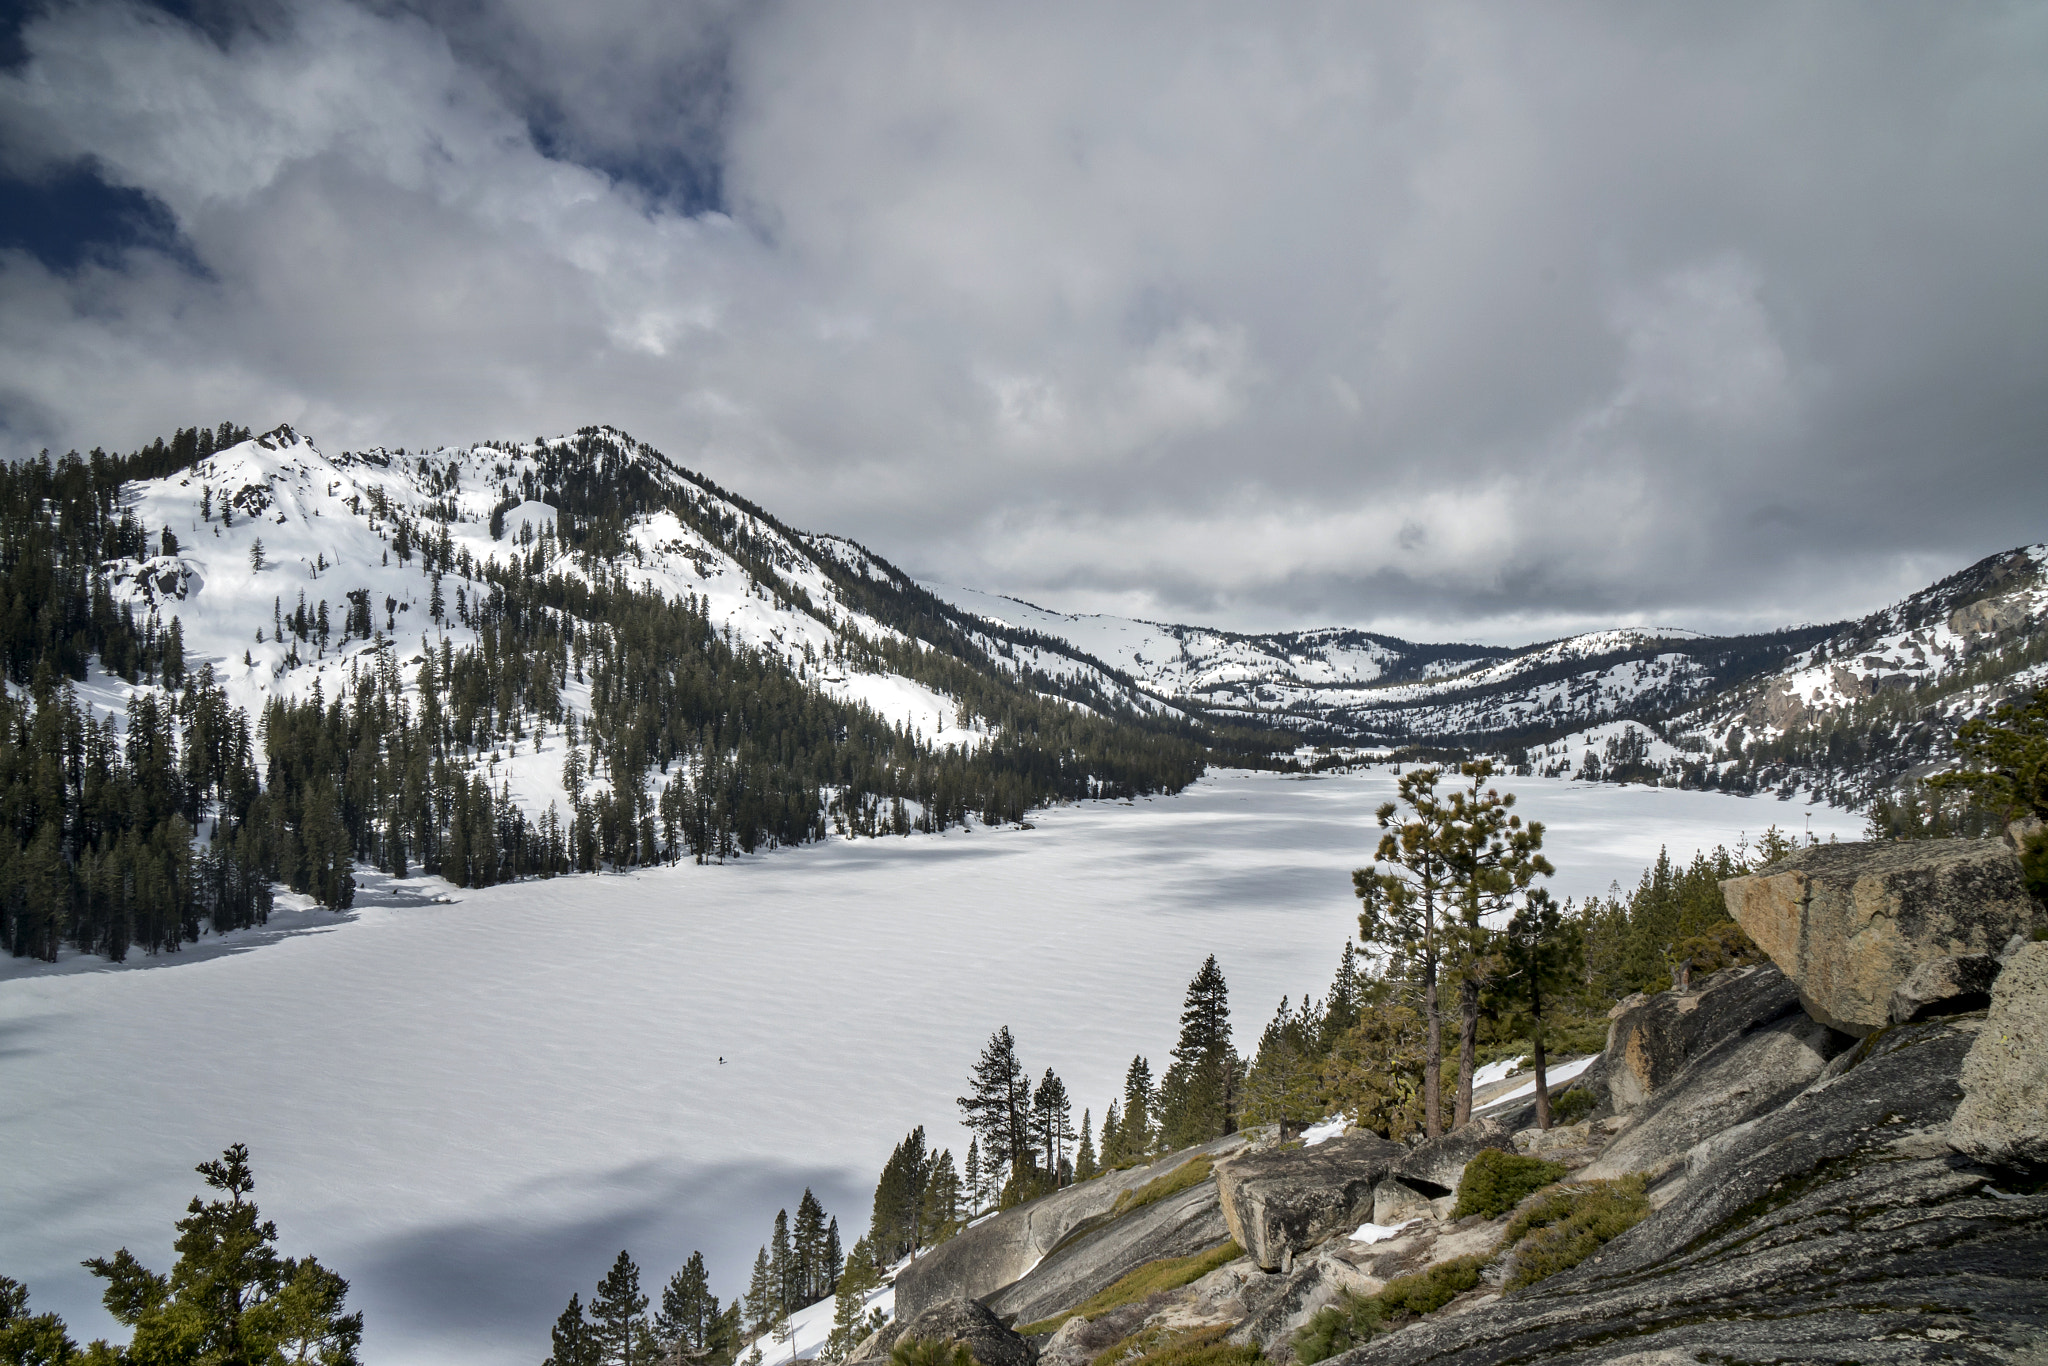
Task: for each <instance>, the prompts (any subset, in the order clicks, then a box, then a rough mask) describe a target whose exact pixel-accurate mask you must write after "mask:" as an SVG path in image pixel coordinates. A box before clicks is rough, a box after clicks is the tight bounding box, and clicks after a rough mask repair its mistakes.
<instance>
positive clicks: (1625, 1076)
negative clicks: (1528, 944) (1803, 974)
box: [1601, 965, 1799, 1116]
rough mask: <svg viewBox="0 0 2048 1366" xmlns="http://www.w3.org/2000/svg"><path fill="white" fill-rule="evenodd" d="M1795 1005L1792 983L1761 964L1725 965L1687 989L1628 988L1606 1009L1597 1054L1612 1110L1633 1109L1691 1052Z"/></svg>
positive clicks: (1682, 1067) (1768, 1020)
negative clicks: (1651, 991) (1632, 992)
mask: <svg viewBox="0 0 2048 1366" xmlns="http://www.w3.org/2000/svg"><path fill="white" fill-rule="evenodd" d="M1798 1008H1799V992H1798V989H1797V988H1796V987H1794V986H1793V985H1792V983H1791V982H1789V981H1787V980H1786V977H1785V974H1784V973H1782V972H1780V971H1779V970H1778V969H1777V968H1774V967H1769V966H1761V965H1760V966H1756V967H1746V968H1725V969H1723V970H1722V971H1720V972H1717V973H1715V974H1714V975H1713V976H1711V977H1708V978H1706V979H1705V980H1703V981H1701V982H1700V983H1699V984H1698V985H1697V986H1696V987H1695V988H1694V989H1693V990H1691V991H1660V992H1658V993H1657V994H1656V995H1655V996H1644V995H1640V994H1639V995H1636V996H1631V997H1630V998H1629V999H1628V1000H1626V1001H1623V1002H1622V1003H1621V1004H1620V1005H1618V1006H1616V1007H1615V1008H1614V1010H1613V1011H1611V1012H1610V1018H1611V1020H1612V1021H1613V1022H1612V1023H1611V1024H1610V1025H1609V1026H1608V1028H1607V1051H1606V1052H1605V1053H1604V1054H1602V1055H1601V1063H1602V1071H1603V1073H1604V1075H1605V1077H1606V1081H1607V1095H1608V1098H1609V1101H1610V1102H1611V1104H1612V1106H1613V1110H1614V1113H1615V1114H1617V1115H1624V1116H1633V1115H1636V1114H1639V1113H1640V1112H1641V1111H1642V1109H1643V1108H1644V1107H1645V1106H1646V1105H1648V1104H1649V1101H1650V1097H1651V1096H1653V1095H1654V1094H1655V1093H1656V1092H1657V1090H1658V1089H1659V1088H1660V1087H1662V1086H1665V1085H1667V1084H1669V1082H1670V1081H1671V1079H1672V1078H1674V1077H1676V1076H1677V1075H1678V1074H1679V1073H1680V1072H1682V1071H1684V1070H1685V1066H1686V1064H1687V1063H1689V1062H1691V1061H1692V1060H1693V1059H1694V1058H1696V1057H1698V1056H1699V1055H1700V1054H1702V1053H1705V1052H1706V1051H1707V1050H1709V1049H1711V1048H1713V1047H1714V1046H1715V1045H1716V1044H1718V1043H1720V1042H1722V1041H1723V1040H1724V1039H1731V1038H1734V1037H1735V1036H1737V1035H1739V1034H1746V1033H1748V1032H1749V1031H1751V1030H1753V1029H1757V1028H1759V1027H1760V1026H1763V1025H1766V1024H1769V1023H1771V1022H1772V1021H1774V1020H1779V1019H1783V1018H1784V1017H1785V1016H1786V1015H1789V1014H1791V1013H1793V1012H1794V1011H1796V1010H1797V1009H1798Z"/></svg>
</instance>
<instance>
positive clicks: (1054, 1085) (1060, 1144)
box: [1031, 1067, 1074, 1184]
mask: <svg viewBox="0 0 2048 1366" xmlns="http://www.w3.org/2000/svg"><path fill="white" fill-rule="evenodd" d="M1073 1124H1074V1110H1073V1105H1072V1102H1070V1101H1069V1100H1068V1099H1067V1087H1066V1083H1065V1082H1063V1081H1061V1080H1060V1079H1059V1078H1058V1077H1057V1076H1055V1075H1053V1070H1052V1069H1051V1068H1050V1067H1048V1068H1046V1069H1045V1075H1044V1076H1043V1077H1041V1078H1040V1079H1039V1082H1038V1093H1037V1094H1036V1095H1035V1096H1033V1097H1032V1099H1031V1128H1032V1137H1033V1139H1034V1146H1035V1147H1036V1149H1037V1151H1038V1154H1039V1155H1040V1156H1043V1157H1044V1158H1045V1170H1046V1173H1047V1174H1048V1175H1050V1176H1051V1177H1052V1178H1053V1180H1054V1182H1055V1184H1057V1183H1058V1181H1059V1173H1060V1169H1061V1167H1062V1166H1063V1165H1064V1164H1065V1162H1066V1156H1067V1144H1069V1143H1071V1142H1072V1141H1073V1138H1074V1128H1073Z"/></svg>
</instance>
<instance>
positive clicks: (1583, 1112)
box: [1550, 1086, 1599, 1124]
mask: <svg viewBox="0 0 2048 1366" xmlns="http://www.w3.org/2000/svg"><path fill="white" fill-rule="evenodd" d="M1598 1103H1599V1102H1597V1101H1595V1100H1594V1099H1593V1092H1592V1091H1591V1090H1590V1089H1589V1088H1587V1087H1584V1086H1574V1087H1572V1088H1571V1090H1569V1091H1566V1092H1565V1093H1564V1094H1563V1095H1561V1096H1559V1097H1558V1098H1557V1099H1555V1100H1553V1101H1551V1102H1550V1122H1551V1123H1552V1124H1577V1123H1578V1122H1579V1121H1580V1120H1582V1119H1584V1118H1585V1117H1586V1116H1587V1115H1590V1114H1592V1113H1593V1107H1594V1106H1595V1105H1596V1104H1598Z"/></svg>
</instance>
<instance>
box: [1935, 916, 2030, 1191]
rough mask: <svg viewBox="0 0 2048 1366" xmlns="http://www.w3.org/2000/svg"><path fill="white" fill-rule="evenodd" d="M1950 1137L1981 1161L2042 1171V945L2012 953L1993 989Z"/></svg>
mask: <svg viewBox="0 0 2048 1366" xmlns="http://www.w3.org/2000/svg"><path fill="white" fill-rule="evenodd" d="M1948 1137H1949V1142H1950V1143H1952V1144H1953V1145H1954V1146H1955V1148H1956V1149H1957V1151H1959V1152H1963V1153H1967V1154H1969V1155H1970V1156H1972V1157H1975V1158H1977V1159H1978V1160H1980V1161H1985V1162H1995V1163H1998V1164H1999V1165H2001V1166H2021V1167H2037V1168H2038V1167H2048V944H2028V945H2026V946H2025V947H2024V948H2022V949H2021V950H2020V951H2019V952H2018V953H2015V954H2013V955H2012V957H2011V958H2009V959H2007V960H2006V964H2005V970H2004V971H2003V972H2001V973H2000V974H1999V976H1998V981H1997V982H1996V983H1995V984H1994V985H1993V986H1992V988H1991V1015H1990V1017H1989V1018H1988V1019H1987V1020H1986V1021H1985V1022H1984V1029H1983V1031H1982V1032H1981V1033H1979V1034H1978V1036H1977V1042H1976V1043H1975V1044H1974V1045H1972V1046H1971V1048H1970V1055H1969V1057H1968V1058H1967V1059H1966V1060H1965V1061H1964V1063H1963V1103H1962V1105H1961V1106H1959V1107H1958V1108H1957V1110H1956V1116H1955V1121H1954V1123H1952V1124H1951V1125H1950V1126H1949V1131H1948Z"/></svg>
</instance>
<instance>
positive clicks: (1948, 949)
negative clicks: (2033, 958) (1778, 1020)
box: [1721, 839, 2038, 1035]
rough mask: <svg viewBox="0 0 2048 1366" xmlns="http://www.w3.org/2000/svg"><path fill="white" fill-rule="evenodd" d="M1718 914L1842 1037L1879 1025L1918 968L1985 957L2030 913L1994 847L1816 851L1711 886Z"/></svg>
mask: <svg viewBox="0 0 2048 1366" xmlns="http://www.w3.org/2000/svg"><path fill="white" fill-rule="evenodd" d="M1721 891H1722V895H1723V896H1724V897H1725V898H1726V901H1727V906H1728V913H1729V914H1730V915H1732V916H1734V917H1735V919H1736V920H1737V921H1738V922H1740V923H1741V925H1742V928H1743V929H1745V930H1747V931H1748V932H1749V936H1750V938H1752V939H1754V940H1756V942H1757V944H1758V945H1759V946H1760V947H1762V949H1763V950H1764V952H1765V953H1768V954H1769V955H1770V956H1771V961H1772V962H1774V963H1776V964H1777V965H1778V966H1779V967H1780V968H1782V969H1784V972H1785V975H1786V976H1787V977H1789V978H1791V979H1792V981H1793V983H1794V984H1795V985H1796V986H1797V987H1798V989H1799V999H1800V1004H1802V1005H1803V1006H1805V1007H1806V1013H1807V1014H1809V1015H1811V1016H1813V1017H1814V1018H1815V1019H1816V1020H1819V1021H1820V1022H1821V1023H1823V1024H1827V1025H1832V1026H1833V1027H1834V1028H1836V1029H1840V1030H1843V1031H1845V1032H1847V1033H1850V1034H1858V1035H1862V1034H1868V1033H1870V1032H1872V1031H1873V1030H1876V1029H1881V1028H1883V1027H1884V1026H1885V1025H1886V1024H1888V1023H1890V1021H1891V998H1892V992H1893V991H1895V990H1897V988H1898V986H1899V984H1900V983H1901V982H1903V981H1905V980H1906V977H1907V974H1909V973H1911V972H1912V971H1913V969H1914V968H1915V967H1917V966H1919V965H1920V964H1921V963H1924V962H1926V961H1927V960H1928V959H1930V958H1939V957H1943V956H1950V955H1962V954H1979V953H1996V952H1997V951H1998V949H1999V947H2000V946H2001V945H2002V944H2004V943H2005V942H2006V940H2007V939H2009V938H2010V937H2012V936H2013V935H2014V934H2017V933H2022V932H2025V931H2028V930H2030V929H2031V928H2032V927H2033V925H2034V922H2035V918H2036V916H2037V915H2038V907H2037V906H2036V904H2035V902H2034V899H2033V898H2032V897H2031V896H2030V895H2029V894H2028V892H2027V888H2026V882H2025V879H2024V877H2023V875H2022V873H2021V870H2020V861H2019V856H2018V855H2016V854H2015V853H2014V852H2013V851H2012V849H2011V847H2010V846H2008V845H2007V844H2006V843H2005V841H2003V840H1996V839H1989V840H1911V841H1906V842H1903V843H1892V844H1818V845H1814V846H1812V847H1810V848H1806V849H1801V850H1799V851H1797V852H1796V853H1793V854H1790V855H1788V856H1786V857H1785V858H1782V859H1779V860H1778V861H1777V862H1776V863H1774V864H1772V865H1771V866H1770V867H1768V868H1765V869H1764V870H1763V871H1761V872H1758V873H1754V874H1751V875H1750V876H1748V877H1737V878H1729V879H1728V880H1727V881H1725V882H1723V883H1722V884H1721Z"/></svg>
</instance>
